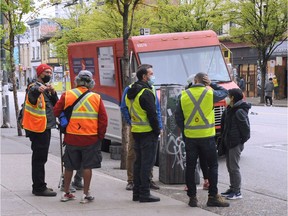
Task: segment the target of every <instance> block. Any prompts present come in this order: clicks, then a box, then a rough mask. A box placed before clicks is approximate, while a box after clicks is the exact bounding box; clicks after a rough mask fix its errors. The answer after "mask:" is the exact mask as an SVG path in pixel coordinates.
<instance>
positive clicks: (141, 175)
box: [133, 132, 158, 197]
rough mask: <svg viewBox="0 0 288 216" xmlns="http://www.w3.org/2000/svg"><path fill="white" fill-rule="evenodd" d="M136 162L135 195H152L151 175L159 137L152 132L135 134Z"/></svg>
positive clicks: (134, 175) (134, 174)
mask: <svg viewBox="0 0 288 216" xmlns="http://www.w3.org/2000/svg"><path fill="white" fill-rule="evenodd" d="M133 137H134V139H135V143H134V149H135V154H136V160H135V163H134V170H133V183H134V187H133V195H139V196H140V197H148V196H149V195H150V173H151V170H152V168H153V166H154V164H155V160H156V149H157V141H158V137H157V136H155V135H154V134H153V133H152V132H149V133H138V134H137V133H133Z"/></svg>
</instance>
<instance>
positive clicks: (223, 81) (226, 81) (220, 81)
mask: <svg viewBox="0 0 288 216" xmlns="http://www.w3.org/2000/svg"><path fill="white" fill-rule="evenodd" d="M211 82H217V83H228V82H231V80H215V79H212V80H211Z"/></svg>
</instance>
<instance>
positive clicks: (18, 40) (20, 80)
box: [16, 35, 22, 89]
mask: <svg viewBox="0 0 288 216" xmlns="http://www.w3.org/2000/svg"><path fill="white" fill-rule="evenodd" d="M17 42H18V45H17V47H18V59H19V62H18V73H19V77H18V81H19V82H18V84H19V86H17V89H18V88H19V89H20V87H21V86H22V77H21V70H20V68H21V55H20V35H17ZM16 84H17V78H16Z"/></svg>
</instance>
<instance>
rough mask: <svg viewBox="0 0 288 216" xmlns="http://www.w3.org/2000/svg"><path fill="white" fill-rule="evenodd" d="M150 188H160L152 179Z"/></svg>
mask: <svg viewBox="0 0 288 216" xmlns="http://www.w3.org/2000/svg"><path fill="white" fill-rule="evenodd" d="M150 188H151V189H154V190H159V189H160V187H159V186H158V185H157V184H156V183H155V182H154V181H150Z"/></svg>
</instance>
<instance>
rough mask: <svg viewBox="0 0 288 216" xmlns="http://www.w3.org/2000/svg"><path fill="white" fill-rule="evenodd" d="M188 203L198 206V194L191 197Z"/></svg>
mask: <svg viewBox="0 0 288 216" xmlns="http://www.w3.org/2000/svg"><path fill="white" fill-rule="evenodd" d="M188 205H189V206H191V207H197V206H198V200H197V197H196V196H192V197H190V200H189V203H188Z"/></svg>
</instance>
